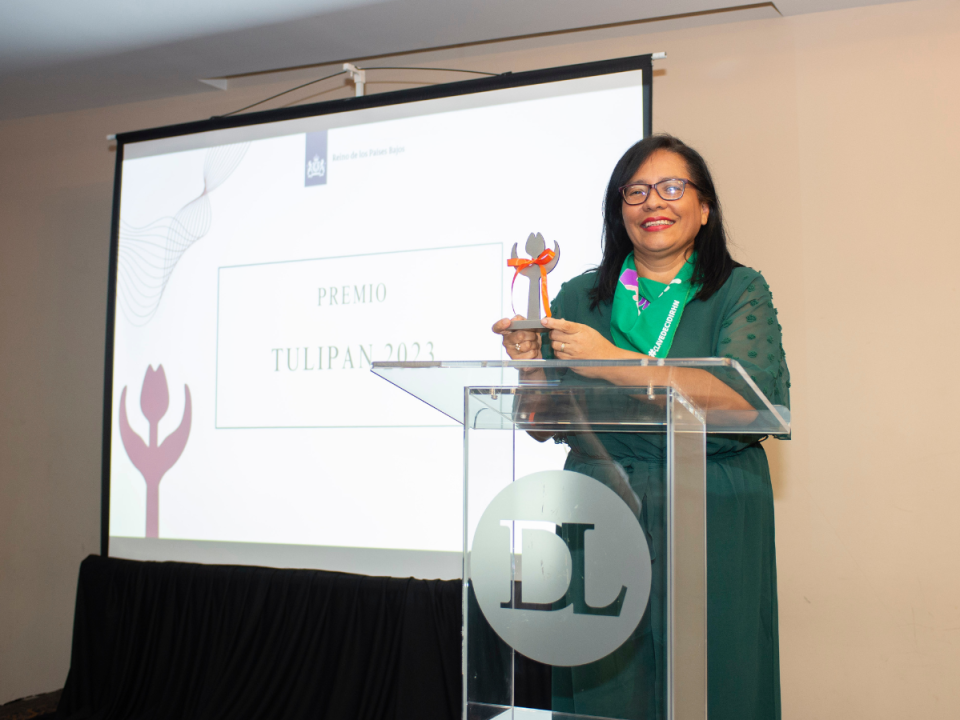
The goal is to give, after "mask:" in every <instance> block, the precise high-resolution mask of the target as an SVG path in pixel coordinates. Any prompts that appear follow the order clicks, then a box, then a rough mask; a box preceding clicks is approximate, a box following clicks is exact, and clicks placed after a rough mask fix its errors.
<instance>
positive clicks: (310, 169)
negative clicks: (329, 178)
mask: <svg viewBox="0 0 960 720" xmlns="http://www.w3.org/2000/svg"><path fill="white" fill-rule="evenodd" d="M326 174H327V164H326V161H325V160H321V159H320V156H319V155H314V156H313V160H308V161H307V177H308V178H313V177H323V176H324V175H326Z"/></svg>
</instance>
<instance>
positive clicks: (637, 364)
mask: <svg viewBox="0 0 960 720" xmlns="http://www.w3.org/2000/svg"><path fill="white" fill-rule="evenodd" d="M371 370H372V372H373V373H375V374H376V375H379V376H380V377H382V378H383V379H385V380H387V381H388V382H390V383H392V384H394V385H396V386H397V387H398V388H400V389H402V390H405V391H406V392H408V393H410V394H411V395H413V396H414V397H416V398H418V399H420V400H422V401H423V402H425V403H426V404H428V405H430V406H431V407H433V408H435V409H437V410H439V411H440V412H441V413H443V414H444V415H447V416H448V417H450V418H452V419H454V420H456V421H457V422H459V423H464V422H465V420H466V421H467V422H469V423H470V424H471V426H472V427H479V425H478V423H484V424H485V425H484V426H489V427H494V426H499V427H502V426H503V425H504V424H509V425H516V426H517V427H522V428H523V429H528V430H529V429H544V430H546V429H551V428H554V429H568V430H574V429H577V427H578V426H581V427H584V428H587V427H589V428H590V429H592V430H594V431H598V430H599V431H620V432H624V431H626V432H642V431H658V430H659V429H661V428H662V426H664V425H665V424H666V414H665V411H664V407H665V403H664V402H663V398H664V397H665V395H666V394H667V393H668V392H675V393H677V394H679V395H680V396H681V397H682V398H684V401H685V404H688V405H689V407H690V408H691V409H692V410H693V411H694V412H695V413H696V415H697V416H698V417H700V418H701V419H702V420H703V422H704V423H705V425H706V429H707V432H709V433H724V434H738V435H740V434H753V435H789V434H790V411H789V409H787V408H786V407H784V406H782V405H773V404H771V403H770V401H769V400H768V399H767V398H766V397H765V396H764V394H763V393H762V392H761V391H760V389H759V388H758V387H757V385H756V383H755V382H754V381H753V380H752V379H751V377H750V376H749V374H747V372H746V371H745V370H744V369H743V367H741V366H740V364H739V363H738V362H736V361H735V360H731V359H728V358H702V359H699V358H698V359H688V360H646V359H643V360H628V361H622V360H578V361H569V360H516V361H507V362H505V361H500V360H469V361H450V362H375V363H373V367H372V368H371ZM597 375H603V376H604V377H612V376H614V375H615V376H616V379H617V384H613V383H612V382H608V381H607V380H603V379H598V378H597V377H596V376H597ZM465 391H467V392H468V395H469V397H471V398H472V399H473V400H474V401H475V403H474V404H475V405H477V406H479V407H482V408H483V410H484V411H491V412H484V413H482V414H481V413H477V412H473V415H472V416H468V415H467V413H468V412H470V411H469V410H468V409H467V408H468V403H467V402H466V401H465V394H464V393H465ZM531 408H535V409H536V411H535V412H533V411H532V410H531Z"/></svg>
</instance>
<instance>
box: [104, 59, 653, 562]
mask: <svg viewBox="0 0 960 720" xmlns="http://www.w3.org/2000/svg"><path fill="white" fill-rule="evenodd" d="M650 80H651V78H650V56H649V55H644V56H639V57H633V58H624V59H619V60H614V61H606V62H600V63H591V64H587V65H577V66H568V67H562V68H553V69H550V70H540V71H535V72H527V73H516V74H508V75H503V76H497V77H494V78H484V79H480V80H469V81H465V82H457V83H450V84H446V85H439V86H433V87H427V88H420V89H416V90H407V91H400V92H392V93H384V94H379V95H374V96H368V97H362V98H350V99H346V100H337V101H332V102H327V103H322V104H316V105H312V106H303V107H295V108H288V109H284V110H280V111H270V112H264V113H254V114H248V115H244V116H240V117H237V118H214V119H211V120H209V121H205V122H200V123H191V124H187V125H181V126H175V127H170V128H160V129H154V130H145V131H141V132H136V133H128V134H125V135H120V136H118V138H117V140H118V147H117V172H116V185H115V191H114V196H115V199H114V210H113V213H114V214H113V242H112V257H111V274H110V291H109V293H110V294H109V315H108V332H107V357H106V383H105V400H104V410H105V412H104V465H103V468H104V469H103V473H104V482H103V517H104V521H103V538H102V542H103V553H104V554H110V555H112V556H115V557H123V558H131V559H140V560H182V561H194V562H206V563H231V564H248V565H267V566H276V567H307V568H319V569H327V570H338V571H347V572H355V573H363V574H371V575H393V576H400V577H406V576H414V577H424V578H430V577H440V578H452V577H459V576H460V573H461V560H460V557H461V549H462V537H463V535H462V527H461V514H462V492H461V484H462V474H463V473H462V468H463V464H462V458H461V439H462V428H461V427H460V426H459V425H456V424H455V423H453V422H452V421H450V420H449V419H448V418H446V417H445V416H443V415H440V414H439V413H438V412H436V411H434V410H432V409H431V408H429V407H427V406H426V405H423V404H421V403H419V402H418V401H417V400H415V399H413V398H412V397H410V396H408V395H406V394H404V393H403V392H401V391H399V390H397V389H396V388H395V387H393V386H391V385H389V384H388V383H386V382H384V381H383V380H381V379H379V378H378V377H376V376H374V375H373V374H372V373H371V372H370V369H369V368H370V364H371V363H372V362H373V361H377V360H430V359H437V360H478V359H484V360H489V359H501V356H502V348H501V346H500V343H499V342H498V338H497V337H496V336H494V335H492V334H491V332H490V326H491V325H492V324H493V322H494V321H496V320H497V319H499V318H501V317H505V316H510V315H512V314H513V311H512V310H511V292H510V285H511V279H512V277H513V270H512V269H510V268H508V267H507V259H508V258H509V256H510V251H511V248H512V246H513V244H514V243H518V244H519V248H520V251H521V252H522V250H523V246H524V243H525V240H526V238H527V236H528V235H529V234H530V233H531V232H539V233H542V234H543V236H544V238H546V240H547V243H548V244H549V246H550V247H553V243H554V242H556V243H559V245H560V248H561V261H560V262H559V264H558V265H557V267H556V269H555V270H554V272H553V273H551V275H550V277H549V288H550V294H551V296H555V295H556V292H557V291H558V290H559V288H560V286H561V283H562V282H563V281H564V280H566V279H569V278H571V277H573V276H575V275H578V274H579V273H581V272H583V271H584V270H586V269H588V268H590V267H592V266H594V265H596V264H597V263H598V262H599V259H600V248H601V245H600V239H601V237H600V236H601V225H602V219H601V202H602V198H603V191H604V188H605V185H606V182H607V179H608V178H609V175H610V172H611V170H612V168H613V166H614V164H615V162H616V161H617V159H618V158H619V157H620V155H621V154H622V153H623V152H624V150H626V149H627V148H628V147H629V146H630V145H632V144H633V143H634V142H636V141H637V140H639V139H640V138H641V137H642V136H643V135H644V134H647V133H649V131H650V117H651V107H650ZM525 299H526V281H525V280H523V279H522V278H521V279H520V280H519V281H518V283H517V292H516V307H517V311H518V312H520V313H523V312H524V303H525ZM540 452H542V453H545V454H553V455H556V456H557V457H556V462H557V464H558V466H559V464H561V463H562V461H563V453H564V448H563V446H560V445H555V444H553V443H550V444H546V445H544V446H542V447H541V449H540Z"/></svg>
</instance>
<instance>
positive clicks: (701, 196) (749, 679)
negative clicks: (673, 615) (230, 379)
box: [493, 135, 790, 720]
mask: <svg viewBox="0 0 960 720" xmlns="http://www.w3.org/2000/svg"><path fill="white" fill-rule="evenodd" d="M603 240H604V243H603V258H602V261H601V263H600V265H599V267H598V268H597V269H596V270H593V271H590V272H587V273H584V274H583V275H581V276H579V277H577V278H574V279H573V280H571V281H570V282H567V283H564V285H563V286H562V287H561V289H560V292H559V294H558V295H557V297H556V300H555V301H554V302H553V303H552V305H551V310H552V315H553V317H551V318H544V319H543V324H544V325H545V326H546V327H547V328H549V340H541V336H540V335H539V334H537V333H534V332H530V331H512V330H511V329H510V324H511V321H510V320H509V319H507V318H504V319H502V320H499V321H498V322H497V323H496V324H495V325H494V326H493V330H494V332H496V333H498V334H500V335H502V336H503V345H504V347H505V348H506V350H507V353H508V354H509V356H510V358H511V359H515V360H530V359H536V358H547V359H550V358H556V359H559V360H578V359H639V358H644V357H657V358H665V357H670V358H683V357H718V356H722V357H728V358H734V359H736V360H738V361H739V362H740V364H741V365H743V366H744V368H745V369H746V370H747V372H748V373H749V374H750V376H751V377H752V378H753V379H754V382H756V384H757V385H758V387H759V388H760V390H761V391H762V392H763V393H764V394H765V395H766V396H767V397H768V398H769V399H770V400H771V402H773V403H774V404H781V405H787V406H789V391H788V388H789V385H790V383H789V373H788V371H787V367H786V361H785V359H784V354H783V350H782V347H781V341H780V325H779V324H778V322H777V317H776V309H775V308H774V307H773V302H772V298H771V294H770V289H769V287H768V285H767V283H766V281H765V280H764V279H763V277H762V276H761V275H760V273H758V272H756V271H755V270H751V269H750V268H746V267H743V266H742V265H740V264H738V263H736V262H734V260H733V258H732V257H731V256H730V253H729V252H728V250H727V243H726V236H725V233H724V227H723V218H722V215H721V210H720V202H719V200H718V198H717V194H716V190H715V188H714V184H713V180H712V178H711V177H710V172H709V170H708V169H707V165H706V163H705V162H704V160H703V158H702V157H701V156H700V154H699V153H697V152H696V151H695V150H693V149H692V148H690V147H688V146H687V145H685V144H684V143H682V142H681V141H680V140H678V139H676V138H674V137H671V136H669V135H655V136H652V137H649V138H646V139H644V140H642V141H640V142H638V143H637V144H636V145H634V146H633V147H632V148H630V149H629V150H628V151H627V152H626V153H625V154H624V155H623V157H622V158H621V159H620V161H619V162H618V163H617V165H616V167H615V168H614V170H613V174H612V175H611V177H610V182H609V183H608V186H607V190H606V195H605V198H604V238H603ZM518 317H519V316H518ZM514 319H517V318H514ZM529 372H531V373H534V374H535V373H541V372H542V371H540V370H533V371H529ZM577 372H578V373H579V374H581V375H590V376H593V377H599V378H601V379H603V380H606V381H609V382H611V383H613V384H615V385H630V386H644V385H647V384H654V385H674V386H678V387H682V389H683V392H684V393H685V394H686V395H688V396H690V397H691V398H692V399H693V400H694V401H696V402H697V403H698V404H699V405H700V406H701V407H705V408H707V409H730V410H749V409H750V407H751V406H750V405H749V404H748V403H747V402H746V401H745V400H744V399H743V398H741V397H740V395H739V394H738V393H737V392H736V391H735V390H734V389H732V388H731V387H729V386H727V385H726V384H724V383H723V382H721V381H719V380H717V379H716V378H715V377H714V376H712V375H710V374H709V373H706V372H704V371H701V370H696V369H678V368H657V367H647V368H641V367H635V368H614V369H610V368H589V369H588V368H581V369H578V370H577ZM558 441H563V442H566V443H567V444H568V445H569V446H570V454H569V455H568V458H567V462H566V466H565V467H566V469H568V470H574V471H577V472H582V473H585V474H587V475H592V476H594V477H597V478H598V479H601V480H606V479H607V477H608V476H609V475H610V473H611V470H610V467H611V465H615V466H616V467H617V468H618V470H617V472H620V469H621V468H622V470H623V471H625V472H626V474H627V476H628V477H629V482H630V486H631V488H632V489H633V492H634V493H636V495H637V497H639V498H641V499H642V500H643V505H644V510H645V512H644V515H643V516H642V518H641V522H642V523H643V524H644V525H645V529H646V531H647V535H648V540H649V541H650V543H651V551H652V552H651V554H652V555H653V556H654V557H656V556H657V555H659V554H660V552H662V548H661V547H660V545H661V544H662V542H663V534H662V530H663V524H662V523H663V518H662V503H661V502H660V500H659V498H660V496H661V492H660V491H658V487H662V482H663V478H662V474H663V452H664V450H663V447H662V443H658V442H657V441H656V438H652V437H651V436H649V435H641V434H621V433H599V434H597V435H596V436H593V437H592V438H584V437H579V436H577V435H569V436H566V437H563V438H560V439H558ZM598 448H599V449H598ZM707 453H708V462H707V535H708V551H707V553H708V555H707V556H708V587H709V589H708V593H709V598H708V621H709V630H708V632H709V635H708V677H709V690H708V692H709V716H710V720H726V719H729V720H734V719H736V720H750V719H756V720H761V719H762V720H768V719H771V718H779V717H780V670H779V641H778V629H777V582H776V557H775V549H774V527H773V493H772V489H771V485H770V471H769V468H768V466H767V460H766V455H765V454H764V451H763V448H762V447H761V446H760V444H759V442H756V440H755V438H754V437H744V436H716V435H711V436H709V439H708V442H707ZM611 461H613V462H611ZM657 583H658V581H657V576H656V574H655V576H654V584H655V588H654V591H653V592H651V605H650V607H649V608H648V612H647V613H646V614H645V616H644V620H643V621H642V622H641V625H640V627H639V628H638V629H637V632H636V633H635V635H634V638H632V639H631V641H628V642H627V643H625V645H624V646H623V647H622V648H621V649H620V650H618V651H617V652H616V653H614V654H613V655H614V656H616V657H614V656H611V657H609V658H604V659H603V660H601V661H598V662H597V663H593V664H591V665H586V666H581V667H578V668H572V669H570V670H560V669H554V680H553V684H554V692H553V709H554V711H561V712H571V713H573V712H576V713H580V714H589V715H599V716H604V715H606V716H613V717H623V716H624V713H625V712H628V713H629V715H628V716H630V717H642V718H650V717H662V715H663V708H662V704H663V697H664V695H663V687H664V677H663V672H662V670H663V667H662V663H659V662H658V661H657V657H658V653H659V652H661V650H662V637H663V623H662V608H661V607H659V602H660V601H659V600H658V596H659V597H662V595H661V594H660V593H662V589H659V593H658V588H657V587H656V585H657Z"/></svg>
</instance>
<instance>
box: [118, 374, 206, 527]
mask: <svg viewBox="0 0 960 720" xmlns="http://www.w3.org/2000/svg"><path fill="white" fill-rule="evenodd" d="M183 393H184V402H183V420H181V421H180V426H179V427H178V428H177V429H176V430H174V431H173V432H172V433H170V434H169V435H168V436H167V438H166V439H165V440H164V441H163V443H162V444H160V445H159V446H158V445H157V435H158V430H159V426H160V418H162V417H163V416H164V415H166V414H167V408H169V407H170V392H169V391H168V389H167V376H166V374H165V373H164V372H163V365H159V366H158V367H157V369H156V370H154V369H153V366H152V365H151V366H148V367H147V374H146V375H145V376H144V378H143V387H142V389H141V390H140V410H141V411H142V412H143V416H144V417H145V418H146V419H147V421H148V422H149V423H150V444H149V445H147V444H146V443H145V442H143V439H142V438H141V437H140V436H139V435H137V433H136V432H134V430H133V428H131V427H130V422H129V421H128V420H127V388H126V386H124V388H123V392H121V393H120V438H121V439H122V440H123V447H124V449H126V451H127V455H128V456H129V458H130V462H132V463H133V466H134V467H135V468H136V469H137V470H139V471H140V474H141V475H143V479H144V480H145V481H146V483H147V537H148V538H155V537H159V527H160V480H161V479H162V478H163V476H164V474H166V472H167V470H169V469H170V468H172V467H173V466H174V463H176V462H177V460H179V459H180V455H182V454H183V449H184V448H185V447H186V446H187V437H188V436H189V435H190V416H191V412H190V410H191V404H190V388H189V387H188V386H187V385H184V386H183Z"/></svg>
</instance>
